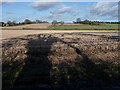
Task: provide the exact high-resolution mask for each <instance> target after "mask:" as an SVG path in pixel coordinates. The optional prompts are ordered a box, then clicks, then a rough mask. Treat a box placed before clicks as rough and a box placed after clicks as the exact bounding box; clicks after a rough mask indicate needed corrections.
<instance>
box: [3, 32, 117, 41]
mask: <svg viewBox="0 0 120 90" xmlns="http://www.w3.org/2000/svg"><path fill="white" fill-rule="evenodd" d="M73 32H117V31H86V30H85V31H79V30H70V31H69V30H67V31H60V30H2V37H1V38H2V39H6V38H13V37H18V36H24V35H32V34H42V33H73Z"/></svg>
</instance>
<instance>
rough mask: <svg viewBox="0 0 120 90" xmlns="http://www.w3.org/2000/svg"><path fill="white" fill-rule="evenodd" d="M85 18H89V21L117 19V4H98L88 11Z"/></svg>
mask: <svg viewBox="0 0 120 90" xmlns="http://www.w3.org/2000/svg"><path fill="white" fill-rule="evenodd" d="M85 17H89V18H90V19H101V18H104V19H105V18H106V19H108V18H109V19H117V18H118V4H117V3H114V2H98V3H97V4H95V5H94V6H93V7H92V8H91V9H89V10H88V13H87V15H86V16H85Z"/></svg>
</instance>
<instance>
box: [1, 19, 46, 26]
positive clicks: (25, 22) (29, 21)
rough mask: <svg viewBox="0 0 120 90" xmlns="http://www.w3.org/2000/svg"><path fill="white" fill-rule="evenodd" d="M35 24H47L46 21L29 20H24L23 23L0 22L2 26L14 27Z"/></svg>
mask: <svg viewBox="0 0 120 90" xmlns="http://www.w3.org/2000/svg"><path fill="white" fill-rule="evenodd" d="M35 23H48V22H47V21H41V20H36V21H31V20H29V19H25V20H24V21H23V22H18V23H17V22H15V21H7V23H4V22H1V24H2V26H16V25H24V24H35Z"/></svg>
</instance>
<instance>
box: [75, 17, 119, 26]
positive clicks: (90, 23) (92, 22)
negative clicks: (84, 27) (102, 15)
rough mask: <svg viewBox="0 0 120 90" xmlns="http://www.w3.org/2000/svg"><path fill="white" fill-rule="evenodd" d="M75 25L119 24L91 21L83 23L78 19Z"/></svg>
mask: <svg viewBox="0 0 120 90" xmlns="http://www.w3.org/2000/svg"><path fill="white" fill-rule="evenodd" d="M73 23H74V24H89V25H101V24H105V23H108V24H119V22H101V21H89V20H84V21H81V19H80V18H77V19H76V21H73Z"/></svg>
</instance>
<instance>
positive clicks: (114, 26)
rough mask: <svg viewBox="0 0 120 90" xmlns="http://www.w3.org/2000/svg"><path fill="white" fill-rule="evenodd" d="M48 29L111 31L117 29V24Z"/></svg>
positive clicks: (52, 27)
mask: <svg viewBox="0 0 120 90" xmlns="http://www.w3.org/2000/svg"><path fill="white" fill-rule="evenodd" d="M49 28H50V29H60V30H67V29H88V30H89V29H95V30H96V29H105V30H106V29H108V30H110V29H111V30H113V29H115V30H116V29H118V24H105V25H84V24H83V25H79V26H75V25H73V26H66V25H64V26H50V27H49Z"/></svg>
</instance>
